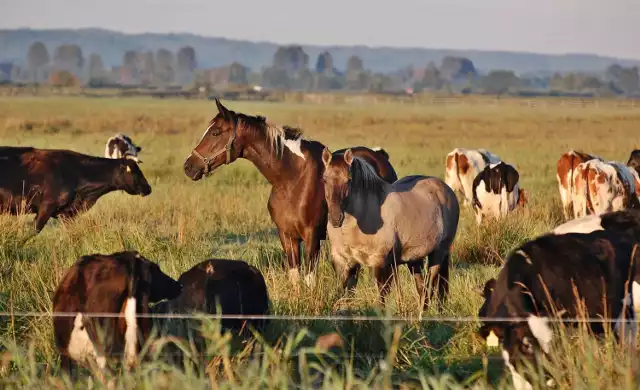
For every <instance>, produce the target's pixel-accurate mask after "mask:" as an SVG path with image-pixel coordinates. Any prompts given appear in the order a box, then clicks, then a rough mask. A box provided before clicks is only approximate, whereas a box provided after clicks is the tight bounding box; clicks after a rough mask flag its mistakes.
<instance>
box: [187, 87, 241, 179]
mask: <svg viewBox="0 0 640 390" xmlns="http://www.w3.org/2000/svg"><path fill="white" fill-rule="evenodd" d="M216 106H217V107H218V113H217V114H216V116H215V117H214V118H213V119H212V120H211V122H210V123H209V126H208V127H207V129H206V130H205V132H204V134H203V135H202V138H201V139H200V142H199V143H198V145H197V146H196V147H195V148H194V149H193V150H192V151H191V153H190V154H189V156H188V157H187V159H186V160H185V162H184V173H185V175H187V176H189V177H190V178H191V179H192V180H200V179H201V178H202V177H203V176H204V175H207V174H209V173H211V172H213V171H214V170H215V169H216V168H218V167H219V166H221V165H223V164H230V163H231V162H233V161H235V160H236V159H238V158H239V157H240V156H241V155H242V147H241V140H239V139H238V114H236V113H235V112H234V111H231V110H229V109H227V108H226V107H225V106H223V105H222V103H220V101H219V100H218V99H216Z"/></svg>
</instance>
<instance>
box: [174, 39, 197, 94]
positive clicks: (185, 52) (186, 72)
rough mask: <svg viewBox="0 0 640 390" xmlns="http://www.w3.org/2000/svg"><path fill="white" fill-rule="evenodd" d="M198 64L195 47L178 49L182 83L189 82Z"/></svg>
mask: <svg viewBox="0 0 640 390" xmlns="http://www.w3.org/2000/svg"><path fill="white" fill-rule="evenodd" d="M196 66H197V62H196V51H195V50H194V49H193V47H191V46H183V47H181V48H180V50H178V63H177V69H178V82H179V83H180V84H182V85H185V84H189V83H190V82H191V79H192V77H193V71H194V70H195V68H196Z"/></svg>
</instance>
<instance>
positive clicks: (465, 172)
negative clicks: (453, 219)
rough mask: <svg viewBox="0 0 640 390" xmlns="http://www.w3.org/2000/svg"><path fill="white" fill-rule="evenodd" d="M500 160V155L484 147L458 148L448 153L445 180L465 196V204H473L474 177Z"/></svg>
mask: <svg viewBox="0 0 640 390" xmlns="http://www.w3.org/2000/svg"><path fill="white" fill-rule="evenodd" d="M500 161H502V160H501V159H500V157H498V156H496V155H495V154H492V153H490V152H488V151H486V150H484V149H462V148H456V149H454V150H453V151H451V153H449V154H448V155H447V162H446V169H445V172H444V182H445V183H447V185H448V186H449V187H451V188H452V189H453V190H454V191H456V192H457V193H459V194H460V195H461V196H462V197H463V199H464V204H471V203H472V202H473V179H475V177H476V176H477V175H478V174H479V173H480V172H482V170H483V169H484V168H485V167H486V166H487V165H489V164H497V163H499V162H500Z"/></svg>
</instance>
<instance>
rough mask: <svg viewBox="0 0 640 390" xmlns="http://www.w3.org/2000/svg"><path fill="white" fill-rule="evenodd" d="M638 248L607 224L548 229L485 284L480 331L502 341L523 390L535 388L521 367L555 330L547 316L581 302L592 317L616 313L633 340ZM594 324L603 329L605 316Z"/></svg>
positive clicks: (570, 314) (570, 311) (568, 311)
mask: <svg viewBox="0 0 640 390" xmlns="http://www.w3.org/2000/svg"><path fill="white" fill-rule="evenodd" d="M637 249H638V248H637V241H636V240H635V239H632V238H630V236H629V235H626V234H619V233H618V232H616V231H610V230H609V231H608V230H603V231H594V232H592V233H589V234H580V233H567V234H559V235H556V234H547V235H543V236H540V237H538V238H536V239H534V240H532V241H529V242H527V243H525V244H524V245H522V246H520V247H519V248H517V249H516V250H515V251H513V252H512V253H511V254H510V255H509V257H508V258H507V260H506V262H505V264H504V266H503V268H502V269H501V270H500V272H499V274H498V277H497V279H491V280H489V281H488V282H487V283H486V284H485V286H484V290H483V292H482V294H483V296H484V303H483V305H482V307H481V308H480V310H479V316H480V317H481V321H482V327H481V328H480V330H479V334H480V336H481V337H483V338H484V339H486V340H487V344H488V345H493V346H497V345H499V344H500V343H501V344H502V357H503V359H504V361H505V365H506V366H507V368H508V369H509V371H510V372H511V376H512V379H513V382H514V386H515V387H516V388H517V389H531V388H532V386H531V384H530V383H529V380H528V379H527V378H525V376H523V375H521V374H520V373H519V372H518V371H517V369H516V367H517V365H518V363H519V362H521V361H522V360H532V359H533V357H534V352H535V351H542V352H543V353H545V354H546V353H549V352H550V349H551V345H552V342H553V339H554V334H553V331H552V329H551V327H550V326H549V319H550V318H551V317H555V316H556V315H557V316H562V318H563V319H577V318H580V313H583V311H580V309H579V308H578V307H577V306H578V305H579V304H584V308H585V310H584V313H586V316H587V317H588V318H590V319H595V320H597V319H600V318H606V319H614V320H615V321H614V324H615V325H614V331H615V333H616V336H617V337H618V339H623V340H626V341H632V342H634V341H635V326H636V323H635V313H634V309H636V310H637V308H635V307H634V305H635V306H637V305H638V304H639V303H640V297H638V292H640V290H639V289H638V287H640V285H638V283H637V282H635V281H634V280H638V279H637V277H638V275H637V272H638V271H640V268H639V267H638V261H640V251H638V250H637ZM574 288H575V289H576V291H577V294H578V295H579V299H580V300H582V303H578V302H579V299H578V298H577V297H576V296H575V294H574ZM634 292H635V294H634ZM604 294H606V300H605V296H604ZM549 298H550V300H551V301H550V300H549ZM560 313H563V314H560ZM492 318H495V319H496V320H495V321H491V319H492ZM510 318H513V319H514V320H513V321H509V319H510ZM555 318H557V317H555ZM516 319H517V320H516ZM574 323H575V322H574ZM590 325H591V329H592V330H593V332H594V333H596V334H600V333H602V332H603V331H604V329H605V325H604V324H603V322H591V323H590Z"/></svg>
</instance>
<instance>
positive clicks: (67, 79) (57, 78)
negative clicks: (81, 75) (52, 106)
mask: <svg viewBox="0 0 640 390" xmlns="http://www.w3.org/2000/svg"><path fill="white" fill-rule="evenodd" d="M49 84H51V85H53V86H55V87H74V86H77V85H79V84H80V80H78V78H77V77H76V76H75V75H74V74H73V73H71V72H69V71H68V70H56V71H54V72H53V73H51V75H50V76H49Z"/></svg>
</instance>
